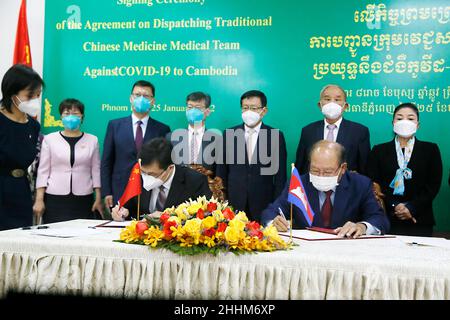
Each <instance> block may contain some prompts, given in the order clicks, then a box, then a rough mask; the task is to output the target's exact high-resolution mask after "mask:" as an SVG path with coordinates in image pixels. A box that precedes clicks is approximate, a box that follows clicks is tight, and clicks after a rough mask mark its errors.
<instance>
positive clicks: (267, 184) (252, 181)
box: [216, 123, 287, 221]
mask: <svg viewBox="0 0 450 320" xmlns="http://www.w3.org/2000/svg"><path fill="white" fill-rule="evenodd" d="M237 129H241V130H242V131H244V124H241V125H239V126H236V127H233V128H231V130H237ZM263 129H265V130H269V131H271V130H278V129H274V128H272V127H270V126H267V125H265V124H264V123H263V124H262V125H261V130H263ZM243 139H244V143H245V137H243ZM223 141H224V142H223V145H224V157H225V158H224V160H227V162H228V163H229V164H227V163H225V164H218V165H217V170H216V174H217V176H219V177H221V178H222V180H223V185H224V187H225V188H226V193H227V199H228V201H229V203H230V205H232V206H233V207H234V209H235V210H247V211H248V212H246V213H247V214H248V215H249V218H251V219H252V220H256V221H260V220H261V212H262V211H263V210H264V209H265V208H266V207H267V206H268V205H269V204H270V202H272V201H274V200H275V199H276V198H277V197H278V195H279V194H280V193H281V191H282V190H283V188H284V185H285V183H286V157H287V152H286V142H285V139H284V135H283V133H282V132H281V131H279V135H278V141H276V144H277V145H278V157H279V158H278V159H279V167H278V172H277V173H276V174H274V175H262V174H261V168H264V167H266V168H268V167H270V164H262V163H261V159H260V158H259V156H258V154H259V149H260V148H261V143H262V139H259V138H258V143H257V144H256V147H255V152H254V153H253V154H254V155H255V156H256V163H255V164H251V165H250V164H249V163H248V157H247V150H246V148H245V145H244V146H243V149H244V150H245V163H243V164H238V161H237V160H238V157H239V155H238V154H237V144H238V143H239V140H238V139H237V138H236V137H235V138H234V144H233V147H234V148H233V150H227V139H226V133H225V134H224V140H223ZM266 143H267V147H266V148H267V150H268V152H267V153H268V154H269V155H270V154H272V152H275V151H272V150H271V135H270V134H268V139H267V141H266ZM231 151H233V153H231ZM231 155H233V157H231ZM227 158H228V159H227ZM230 161H231V163H230Z"/></svg>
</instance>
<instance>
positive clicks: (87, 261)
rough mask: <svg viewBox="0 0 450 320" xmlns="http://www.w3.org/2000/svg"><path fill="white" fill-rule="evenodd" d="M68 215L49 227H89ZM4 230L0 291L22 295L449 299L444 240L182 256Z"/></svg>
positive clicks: (103, 235) (110, 233)
mask: <svg viewBox="0 0 450 320" xmlns="http://www.w3.org/2000/svg"><path fill="white" fill-rule="evenodd" d="M100 222H101V221H94V220H73V221H68V222H64V223H57V224H52V225H50V226H51V228H59V227H83V228H87V227H88V226H94V225H96V224H99V223H100ZM97 230H98V232H99V234H96V235H90V236H86V237H80V238H66V239H61V238H51V237H44V236H38V235H32V234H31V232H32V231H29V230H18V229H15V230H8V231H3V232H0V252H1V257H0V297H4V296H5V295H6V293H7V292H8V291H9V290H14V291H19V292H25V293H45V294H82V295H87V296H91V295H94V296H106V297H125V298H143V299H148V298H163V299H450V249H449V248H450V246H449V247H447V248H444V247H425V246H408V245H406V244H405V243H404V242H402V241H400V239H399V238H391V239H367V240H337V241H336V240H335V241H316V242H308V241H297V242H298V243H299V244H300V245H299V246H298V247H295V248H294V250H290V251H277V252H272V253H258V254H245V255H241V256H236V255H234V254H232V253H227V254H220V255H218V256H217V257H214V256H211V255H200V256H193V257H192V256H179V255H177V254H174V253H172V252H170V251H167V250H159V249H158V250H155V249H150V248H149V247H146V246H141V245H131V244H123V243H117V242H113V241H112V240H114V239H118V238H119V232H120V229H112V228H111V229H106V228H101V229H97Z"/></svg>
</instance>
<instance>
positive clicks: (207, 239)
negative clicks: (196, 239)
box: [203, 236, 216, 248]
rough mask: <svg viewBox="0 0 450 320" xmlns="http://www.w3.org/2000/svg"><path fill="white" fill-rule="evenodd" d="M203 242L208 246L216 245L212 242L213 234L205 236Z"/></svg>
mask: <svg viewBox="0 0 450 320" xmlns="http://www.w3.org/2000/svg"><path fill="white" fill-rule="evenodd" d="M203 243H204V244H206V245H207V246H208V247H209V248H211V247H214V246H215V245H216V243H215V242H214V236H212V237H211V238H210V237H205V238H204V239H203Z"/></svg>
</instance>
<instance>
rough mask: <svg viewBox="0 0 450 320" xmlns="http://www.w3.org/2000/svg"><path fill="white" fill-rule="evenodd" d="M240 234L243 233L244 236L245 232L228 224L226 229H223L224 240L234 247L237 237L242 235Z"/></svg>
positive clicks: (237, 241)
mask: <svg viewBox="0 0 450 320" xmlns="http://www.w3.org/2000/svg"><path fill="white" fill-rule="evenodd" d="M242 234H244V236H245V232H243V231H241V230H239V229H236V228H233V227H230V226H228V227H227V229H226V230H225V240H226V242H227V243H228V244H229V245H230V246H232V247H233V248H236V247H237V245H238V243H239V239H241V237H243V235H242Z"/></svg>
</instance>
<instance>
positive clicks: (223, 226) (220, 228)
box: [217, 222, 227, 232]
mask: <svg viewBox="0 0 450 320" xmlns="http://www.w3.org/2000/svg"><path fill="white" fill-rule="evenodd" d="M226 228H227V224H226V223H225V222H219V223H218V225H217V232H224V231H225V229H226Z"/></svg>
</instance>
